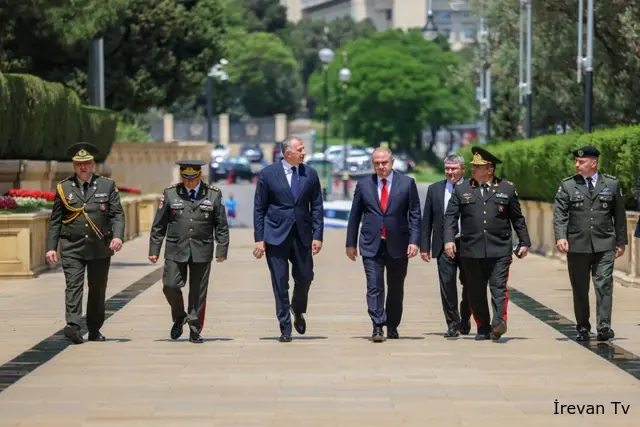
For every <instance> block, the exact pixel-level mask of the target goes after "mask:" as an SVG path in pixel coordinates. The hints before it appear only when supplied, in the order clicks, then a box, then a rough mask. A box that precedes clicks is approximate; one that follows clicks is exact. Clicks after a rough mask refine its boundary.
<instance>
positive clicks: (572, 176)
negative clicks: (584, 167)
mask: <svg viewBox="0 0 640 427" xmlns="http://www.w3.org/2000/svg"><path fill="white" fill-rule="evenodd" d="M573 178H575V175H571V176H568V177H566V178H562V182H564V181H570V180H572V179H573Z"/></svg>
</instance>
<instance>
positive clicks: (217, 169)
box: [209, 156, 255, 184]
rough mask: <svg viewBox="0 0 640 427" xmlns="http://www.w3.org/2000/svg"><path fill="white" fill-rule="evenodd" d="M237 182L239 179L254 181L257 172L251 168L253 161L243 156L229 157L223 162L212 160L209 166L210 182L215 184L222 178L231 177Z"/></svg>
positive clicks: (232, 180)
mask: <svg viewBox="0 0 640 427" xmlns="http://www.w3.org/2000/svg"><path fill="white" fill-rule="evenodd" d="M229 176H231V182H233V183H236V182H238V180H242V179H244V180H247V181H253V178H254V176H255V173H254V172H253V171H252V170H251V163H250V162H249V160H248V159H247V158H245V157H242V156H235V157H229V158H228V159H226V160H223V161H221V162H212V163H211V165H210V167H209V183H210V184H213V183H215V182H217V181H219V180H222V179H229Z"/></svg>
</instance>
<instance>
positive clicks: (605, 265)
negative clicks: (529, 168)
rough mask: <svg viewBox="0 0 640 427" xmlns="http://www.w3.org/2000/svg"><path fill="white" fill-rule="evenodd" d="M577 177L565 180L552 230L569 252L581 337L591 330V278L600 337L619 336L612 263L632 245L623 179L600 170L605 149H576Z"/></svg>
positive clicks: (574, 302) (557, 200) (563, 250)
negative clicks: (614, 320)
mask: <svg viewBox="0 0 640 427" xmlns="http://www.w3.org/2000/svg"><path fill="white" fill-rule="evenodd" d="M573 155H574V157H575V161H576V172H577V173H576V175H573V176H570V177H567V178H565V179H563V180H562V182H561V183H560V187H558V192H557V193H556V199H555V206H554V211H553V228H554V232H555V238H556V246H557V247H558V249H559V250H560V251H561V252H562V253H565V254H567V266H568V269H569V280H570V281H571V288H572V289H573V308H574V312H575V316H576V324H577V325H576V329H577V331H578V334H577V336H576V340H577V341H588V340H590V339H591V337H590V334H589V332H590V331H591V324H590V323H589V315H590V311H589V276H590V275H591V277H592V278H593V286H594V287H595V289H596V307H597V319H596V320H597V326H596V327H597V331H598V335H597V338H598V341H608V340H610V339H611V338H613V337H614V336H615V334H614V332H613V329H611V308H612V304H613V264H614V261H615V259H616V258H618V257H620V256H621V255H622V254H624V251H625V246H626V245H627V217H626V212H625V208H624V198H623V196H622V189H621V187H620V182H619V181H618V180H617V178H616V177H614V176H611V175H607V174H604V173H601V172H599V171H598V156H599V155H600V152H599V151H598V149H597V148H594V147H582V148H580V149H579V150H575V151H574V152H573Z"/></svg>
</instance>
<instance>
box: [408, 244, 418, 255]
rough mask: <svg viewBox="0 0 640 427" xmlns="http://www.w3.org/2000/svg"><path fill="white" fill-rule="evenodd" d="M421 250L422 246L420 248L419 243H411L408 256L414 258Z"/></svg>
mask: <svg viewBox="0 0 640 427" xmlns="http://www.w3.org/2000/svg"><path fill="white" fill-rule="evenodd" d="M419 250H420V248H418V245H414V244H410V245H409V246H408V247H407V256H408V257H409V258H413V257H414V256H416V255H418V251H419Z"/></svg>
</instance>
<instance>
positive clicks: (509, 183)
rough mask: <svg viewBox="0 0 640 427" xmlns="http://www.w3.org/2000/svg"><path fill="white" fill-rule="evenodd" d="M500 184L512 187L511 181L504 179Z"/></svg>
mask: <svg viewBox="0 0 640 427" xmlns="http://www.w3.org/2000/svg"><path fill="white" fill-rule="evenodd" d="M502 182H504V183H505V184H507V185H510V186H512V187H513V182H511V181H507V180H506V179H503V180H502Z"/></svg>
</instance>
